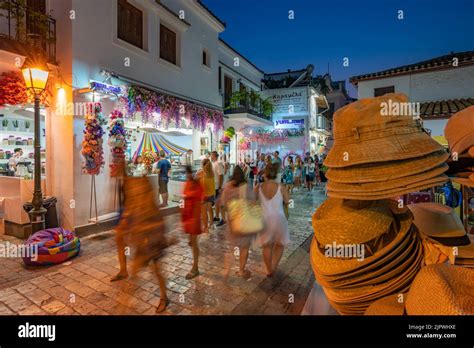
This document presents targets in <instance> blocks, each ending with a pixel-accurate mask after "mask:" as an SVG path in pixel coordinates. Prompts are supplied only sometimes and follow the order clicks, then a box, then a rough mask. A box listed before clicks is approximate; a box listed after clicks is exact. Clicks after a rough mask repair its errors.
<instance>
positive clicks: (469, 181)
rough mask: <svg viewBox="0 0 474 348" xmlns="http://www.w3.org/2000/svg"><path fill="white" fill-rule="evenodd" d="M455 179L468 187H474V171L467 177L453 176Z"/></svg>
mask: <svg viewBox="0 0 474 348" xmlns="http://www.w3.org/2000/svg"><path fill="white" fill-rule="evenodd" d="M453 181H454V182H457V183H458V184H461V185H464V186H467V187H474V173H472V174H470V175H469V176H468V177H467V178H461V177H456V178H453Z"/></svg>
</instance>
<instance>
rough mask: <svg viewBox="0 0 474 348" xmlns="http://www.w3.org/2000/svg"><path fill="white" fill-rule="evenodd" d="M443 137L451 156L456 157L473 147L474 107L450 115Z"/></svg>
mask: <svg viewBox="0 0 474 348" xmlns="http://www.w3.org/2000/svg"><path fill="white" fill-rule="evenodd" d="M444 136H445V137H446V140H447V141H448V144H449V149H450V151H451V153H452V154H454V153H457V154H458V156H459V155H461V154H462V153H464V152H465V151H467V150H468V149H469V148H470V147H471V146H474V105H473V106H470V107H468V108H465V109H463V110H461V111H459V112H457V113H455V114H454V115H452V116H451V117H450V118H449V120H448V122H447V123H446V127H445V128H444Z"/></svg>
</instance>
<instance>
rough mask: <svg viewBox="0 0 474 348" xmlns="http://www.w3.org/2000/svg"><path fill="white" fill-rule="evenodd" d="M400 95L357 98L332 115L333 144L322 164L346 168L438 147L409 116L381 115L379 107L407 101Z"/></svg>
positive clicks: (438, 148) (427, 151)
mask: <svg viewBox="0 0 474 348" xmlns="http://www.w3.org/2000/svg"><path fill="white" fill-rule="evenodd" d="M407 102H408V99H407V97H406V96H405V95H404V94H399V93H398V94H395V93H394V94H386V95H383V96H381V97H376V98H366V99H361V100H359V101H357V102H354V103H351V104H349V105H347V106H345V107H343V108H341V109H339V110H338V111H337V112H336V113H335V114H334V146H333V147H332V148H331V150H330V151H329V153H328V155H327V157H326V159H325V161H324V165H326V166H327V167H330V168H333V167H335V168H340V167H349V166H353V165H358V164H363V163H377V162H385V161H396V160H404V159H410V158H416V157H421V156H425V155H428V154H430V153H433V152H437V151H440V150H442V147H441V145H439V144H438V143H437V142H436V141H435V140H433V139H432V138H431V137H430V136H429V135H428V134H427V133H426V132H424V130H423V128H422V127H421V124H420V123H419V122H418V121H416V120H414V119H413V117H412V116H391V115H386V116H385V115H383V114H382V111H383V106H384V105H389V104H396V105H400V104H401V103H407Z"/></svg>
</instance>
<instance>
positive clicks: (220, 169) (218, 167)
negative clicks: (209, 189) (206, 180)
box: [212, 161, 224, 190]
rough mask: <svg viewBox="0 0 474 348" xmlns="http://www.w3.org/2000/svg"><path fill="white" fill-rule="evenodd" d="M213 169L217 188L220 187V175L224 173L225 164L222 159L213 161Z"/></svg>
mask: <svg viewBox="0 0 474 348" xmlns="http://www.w3.org/2000/svg"><path fill="white" fill-rule="evenodd" d="M212 171H213V172H214V180H215V182H216V190H217V189H218V188H219V176H220V175H224V164H222V162H221V161H215V162H212Z"/></svg>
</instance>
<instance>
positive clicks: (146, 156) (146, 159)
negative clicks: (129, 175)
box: [142, 151, 155, 173]
mask: <svg viewBox="0 0 474 348" xmlns="http://www.w3.org/2000/svg"><path fill="white" fill-rule="evenodd" d="M142 160H143V164H144V165H145V168H146V170H147V172H148V173H151V171H152V169H153V163H154V162H155V156H153V152H152V151H145V152H144V153H142Z"/></svg>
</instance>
